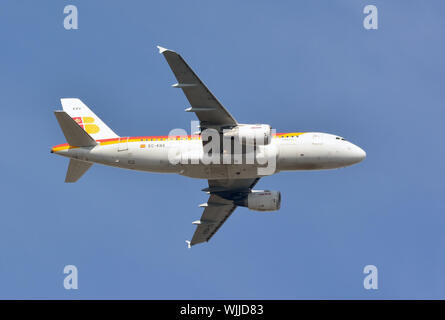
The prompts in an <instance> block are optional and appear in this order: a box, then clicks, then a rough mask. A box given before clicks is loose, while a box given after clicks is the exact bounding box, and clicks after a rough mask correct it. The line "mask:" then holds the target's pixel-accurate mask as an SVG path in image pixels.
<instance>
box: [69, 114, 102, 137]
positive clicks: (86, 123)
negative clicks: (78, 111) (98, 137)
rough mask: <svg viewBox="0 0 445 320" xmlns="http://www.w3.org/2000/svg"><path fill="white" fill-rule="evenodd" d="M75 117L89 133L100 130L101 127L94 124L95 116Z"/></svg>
mask: <svg viewBox="0 0 445 320" xmlns="http://www.w3.org/2000/svg"><path fill="white" fill-rule="evenodd" d="M73 119H74V121H76V122H77V124H78V125H79V126H81V127H82V128H83V129H84V130H85V131H86V132H87V133H89V134H94V133H98V132H99V131H100V128H99V127H98V126H96V125H95V124H94V118H92V117H75V118H73Z"/></svg>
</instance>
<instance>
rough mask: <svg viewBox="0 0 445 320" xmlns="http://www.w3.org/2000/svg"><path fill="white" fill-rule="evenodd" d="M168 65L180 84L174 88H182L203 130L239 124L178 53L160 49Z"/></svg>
mask: <svg viewBox="0 0 445 320" xmlns="http://www.w3.org/2000/svg"><path fill="white" fill-rule="evenodd" d="M158 49H159V53H161V54H162V55H164V57H165V59H166V60H167V63H168V64H169V66H170V68H171V69H172V71H173V73H174V74H175V77H176V79H177V80H178V83H176V84H174V85H173V87H175V88H181V89H182V91H183V92H184V94H185V96H186V97H187V99H188V101H189V102H190V106H191V107H190V108H187V109H186V111H188V112H195V113H196V116H197V117H198V119H199V121H200V122H201V129H204V128H207V127H213V128H215V127H216V128H217V129H219V128H220V127H224V126H229V127H233V126H234V125H236V124H237V122H236V120H235V119H234V118H233V117H232V115H231V114H230V113H229V112H228V111H227V110H226V108H224V107H223V105H222V104H221V103H220V102H219V101H218V100H217V99H216V98H215V96H214V95H213V94H212V93H211V92H210V90H209V89H207V87H206V86H205V84H204V83H203V82H202V81H201V80H200V79H199V78H198V76H197V75H196V74H195V73H194V72H193V70H192V69H191V68H190V67H189V66H188V64H187V63H186V62H185V61H184V59H183V58H182V57H181V56H180V55H179V54H178V53H176V52H174V51H172V50H168V49H165V48H162V47H159V46H158Z"/></svg>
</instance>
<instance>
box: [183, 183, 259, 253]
mask: <svg viewBox="0 0 445 320" xmlns="http://www.w3.org/2000/svg"><path fill="white" fill-rule="evenodd" d="M258 180H259V178H257V179H237V180H209V187H208V188H205V189H203V191H206V192H208V193H210V197H209V200H208V201H207V203H204V204H202V205H201V206H202V207H204V212H203V214H202V216H201V219H200V220H198V221H195V222H193V224H195V225H197V228H196V231H195V233H194V235H193V238H192V240H191V241H187V243H188V245H189V247H190V246H193V245H195V244H198V243H201V242H207V241H209V240H210V239H211V238H212V237H213V235H214V234H215V233H216V232H217V231H218V230H219V228H220V227H221V226H222V225H223V224H224V222H225V221H226V220H227V219H228V218H229V217H230V215H231V214H232V213H233V211H235V209H236V207H237V206H236V204H235V202H236V201H237V200H238V199H239V198H241V197H243V196H244V195H245V194H246V193H248V192H249V191H250V190H251V189H252V188H253V187H254V186H255V184H256V183H257V182H258Z"/></svg>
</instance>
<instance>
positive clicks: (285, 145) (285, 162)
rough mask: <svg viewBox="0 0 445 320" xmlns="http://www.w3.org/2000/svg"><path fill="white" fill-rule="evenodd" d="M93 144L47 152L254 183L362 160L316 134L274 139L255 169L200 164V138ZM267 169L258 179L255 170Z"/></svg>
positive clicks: (341, 143) (356, 151) (242, 164)
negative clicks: (277, 175) (276, 175)
mask: <svg viewBox="0 0 445 320" xmlns="http://www.w3.org/2000/svg"><path fill="white" fill-rule="evenodd" d="M98 142H99V143H98V145H97V146H94V147H85V148H84V147H71V146H68V145H67V144H65V145H59V146H55V147H53V149H52V150H51V152H54V153H57V154H59V155H62V156H66V157H69V158H74V159H78V160H83V161H88V162H93V163H100V164H103V165H108V166H113V167H119V168H125V169H132V170H139V171H149V172H159V173H177V174H181V175H184V176H188V177H192V178H200V179H242V178H256V177H261V176H265V175H270V174H273V173H277V172H279V171H291V170H322V169H334V168H341V167H346V166H349V165H352V164H355V163H358V162H360V161H362V160H363V159H364V158H365V156H366V153H365V152H364V151H363V150H362V149H361V148H360V147H358V146H356V145H354V144H352V143H350V142H348V141H346V140H344V139H343V138H341V137H339V136H335V135H332V134H326V133H318V132H307V133H280V134H276V135H274V136H273V139H272V140H271V142H270V144H268V145H265V146H258V147H256V148H257V149H256V151H257V152H259V153H260V154H262V155H263V162H260V164H259V163H257V162H252V161H251V162H247V160H246V159H245V158H242V159H241V160H240V161H238V162H237V163H236V164H235V163H234V162H233V160H228V162H225V163H219V164H218V163H216V164H215V163H210V164H207V163H203V155H204V148H203V143H202V141H201V138H200V137H199V136H183V137H180V138H174V139H169V138H168V137H126V138H118V139H111V141H108V140H103V141H101V140H99V141H98ZM181 159H182V160H184V159H188V161H180V160H181ZM190 159H191V160H190ZM264 159H269V160H268V161H266V162H264ZM270 160H272V161H270ZM268 166H270V168H269V170H267V171H266V170H265V171H263V173H261V172H260V171H259V170H258V168H266V167H268ZM270 169H272V171H271V170H270ZM264 172H267V173H264Z"/></svg>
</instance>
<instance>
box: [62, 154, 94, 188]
mask: <svg viewBox="0 0 445 320" xmlns="http://www.w3.org/2000/svg"><path fill="white" fill-rule="evenodd" d="M92 165H93V164H92V163H91V162H85V161H81V160H76V159H70V163H69V165H68V171H67V172H66V177H65V182H68V183H70V182H76V181H77V180H79V179H80V177H82V176H83V174H84V173H85V172H87V171H88V169H89V168H90V167H91V166H92Z"/></svg>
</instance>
